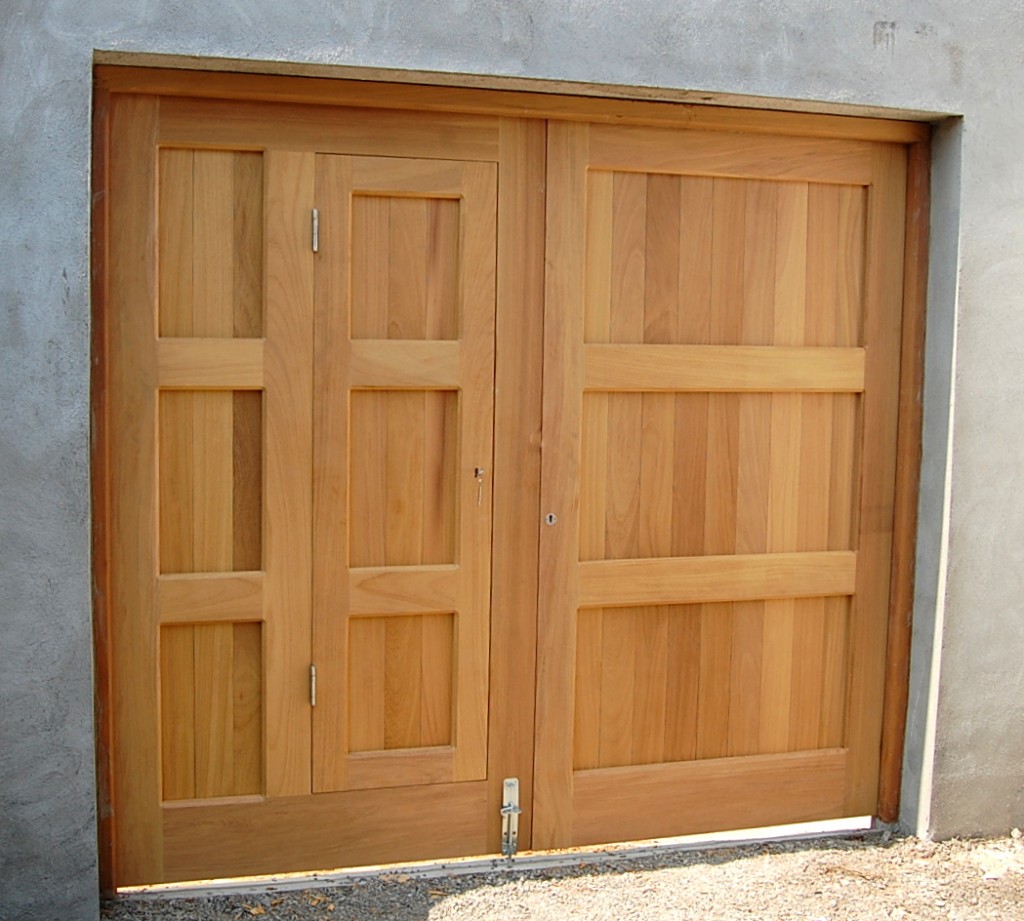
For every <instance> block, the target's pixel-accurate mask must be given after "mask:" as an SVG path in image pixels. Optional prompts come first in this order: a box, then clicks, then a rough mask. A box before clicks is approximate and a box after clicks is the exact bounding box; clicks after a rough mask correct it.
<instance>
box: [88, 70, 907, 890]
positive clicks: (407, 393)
mask: <svg viewBox="0 0 1024 921" xmlns="http://www.w3.org/2000/svg"><path fill="white" fill-rule="evenodd" d="M105 79H107V80H109V81H110V84H111V85H112V86H113V87H114V90H113V91H112V92H111V93H109V95H107V96H101V97H100V100H99V104H98V106H97V111H98V112H99V113H100V116H99V117H100V120H99V125H100V138H99V145H98V148H99V153H100V157H99V164H100V169H99V178H100V185H99V188H100V189H101V191H102V193H103V194H102V196H101V198H100V201H101V207H100V212H99V213H100V216H99V218H98V221H97V226H98V233H97V252H98V253H99V265H100V267H101V268H102V270H103V273H104V274H103V278H104V281H103V283H102V285H101V286H100V289H99V293H100V299H101V301H102V309H101V311H100V313H99V314H98V336H97V342H98V345H99V352H100V356H101V358H102V367H101V372H100V374H99V376H98V378H97V381H98V388H97V396H96V401H97V418H98V420H99V426H100V428H99V433H100V438H99V442H98V443H99V446H100V449H99V451H98V453H97V459H98V460H97V463H98V468H97V469H98V479H99V482H98V485H97V495H98V501H97V522H98V525H99V527H98V531H97V547H98V550H99V553H98V561H99V562H98V566H97V581H98V584H99V586H100V594H101V597H102V599H103V602H102V604H101V609H102V616H101V618H100V624H101V627H102V628H103V629H104V630H107V631H109V676H108V679H107V681H108V683H107V684H106V685H102V686H101V689H100V700H101V706H102V710H101V737H102V738H103V739H104V740H106V741H107V742H109V745H110V752H109V763H110V773H109V787H110V805H111V812H112V815H113V822H112V824H113V831H112V832H109V833H108V834H107V838H106V840H107V841H108V843H109V846H110V855H109V857H108V879H109V880H110V882H111V883H113V884H116V885H130V884H139V883H152V882H158V881H170V880H179V879H196V878H210V877H219V876H231V875H243V874H252V873H270V872H282V871H289V870H302V869H311V868H324V867H336V866H346V865H347V866H351V865H356V864H364V863H375V862H384V861H392V860H407V859H416V858H440V857H448V856H456V855H469V854H481V853H487V852H494V851H496V850H497V849H498V846H499V840H500V828H501V816H500V807H501V804H502V789H503V784H502V781H503V778H505V777H516V778H518V779H519V782H520V804H521V806H522V808H523V813H522V815H521V816H520V829H519V832H520V835H519V840H520V847H529V846H531V845H532V846H534V847H549V846H562V845H568V844H579V843H589V842H597V841H613V840H624V839H635V838H640V837H647V836H651V835H666V834H680V833H685V832H693V831H701V830H710V829H715V828H726V827H740V826H753V825H759V824H765V823H771V822H782V821H786V822H789V821H798V820H801V819H811V818H822V817H831V816H841V815H850V814H865V813H872V812H873V811H874V810H875V802H876V798H877V790H878V772H879V743H880V736H881V729H880V726H881V719H882V694H883V685H884V674H883V673H884V668H885V665H886V624H887V622H888V617H889V613H888V595H889V581H890V571H891V558H892V540H893V515H894V481H895V461H896V436H897V409H898V392H897V390H898V384H899V374H900V369H899V363H900V355H899V351H900V337H901V326H900V324H901V313H902V289H903V246H904V207H905V203H904V187H905V183H906V166H905V146H904V144H903V143H902V142H901V143H895V142H892V143H889V142H884V141H879V140H875V141H866V140H840V139H826V138H821V137H817V138H815V137H807V136H802V128H803V127H805V126H811V123H812V122H813V121H814V120H811V121H810V122H806V121H800V122H799V123H796V122H793V123H786V125H785V127H786V131H785V132H783V134H782V135H778V134H775V133H773V124H774V122H772V121H771V120H770V119H768V120H765V119H767V117H762V121H761V122H759V123H758V126H757V130H755V131H753V132H746V131H742V130H739V129H741V128H743V127H744V125H745V124H746V122H745V121H744V119H743V118H739V117H736V116H734V115H729V114H725V115H721V116H713V117H712V118H711V122H715V118H719V120H720V124H718V128H720V129H721V128H727V129H729V130H707V131H700V130H692V129H689V130H682V129H679V128H671V129H670V128H666V127H654V126H653V125H646V126H644V125H641V124H635V125H632V126H625V125H621V124H618V125H613V124H605V123H604V121H605V120H606V119H605V116H606V115H607V114H608V113H607V110H605V109H602V108H601V104H595V108H594V111H593V117H594V118H595V119H597V121H595V122H593V123H588V121H586V119H585V118H583V117H579V120H578V121H575V122H568V121H561V120H559V118H558V116H559V112H560V109H559V105H556V104H555V103H552V105H551V106H550V107H549V108H548V109H545V110H543V112H537V111H534V113H533V114H534V116H535V117H532V118H521V117H519V116H521V115H524V114H529V113H530V111H531V106H534V107H535V106H536V105H537V98H536V97H532V96H516V97H512V98H506V97H505V96H503V95H498V96H487V95H486V94H485V95H477V94H474V93H467V94H460V93H458V92H456V93H453V94H451V95H446V94H444V93H437V92H435V91H433V90H429V91H427V90H416V89H406V90H401V91H398V90H396V89H395V88H394V87H386V86H376V87H374V86H365V85H363V86H360V85H349V84H337V85H334V84H332V82H331V81H327V82H325V83H319V82H317V81H312V82H309V83H303V84H302V87H301V91H300V87H298V86H297V85H296V84H294V83H292V82H289V81H277V80H269V81H264V82H262V83H261V82H260V81H251V80H249V78H227V77H223V78H217V79H213V78H210V77H209V76H208V75H203V76H202V77H180V76H179V77H175V78H173V79H171V78H168V77H167V76H166V75H161V74H159V73H147V72H138V73H135V72H131V71H129V72H127V76H124V75H123V74H117V75H116V76H115V75H114V74H113V72H111V73H108V74H107V76H106V78H105ZM118 86H120V87H121V89H117V87H118ZM261 87H262V88H263V89H261ZM338 87H340V89H339V88H338ZM186 89H187V90H188V92H186ZM264 90H265V92H266V94H267V95H268V96H272V97H274V98H276V99H277V100H279V101H277V102H268V101H265V100H264V99H262V98H258V97H260V93H261V92H263V91H264ZM219 92H222V93H223V95H224V96H225V98H217V95H218V93H219ZM303 92H309V93H311V95H310V96H308V97H303ZM196 96H207V97H211V98H203V99H201V98H194V97H196ZM298 98H306V104H301V105H300V104H298V103H297V102H296V101H295V100H296V99H298ZM361 100H362V101H366V105H363V104H362V102H361ZM444 100H448V102H447V103H445V102H444ZM346 101H347V103H348V104H347V105H342V104H341V103H343V102H346ZM403 106H404V107H405V110H404V111H399V109H401V108H402V107H403ZM446 106H447V108H448V109H449V111H438V110H443V109H445V107H446ZM569 108H572V107H571V106H570V107H569ZM656 108H657V111H655V109H651V110H650V111H648V110H647V109H644V110H643V112H640V113H639V114H638V115H637V116H636V120H637V121H644V119H645V118H648V116H649V119H648V120H651V121H654V122H659V123H661V124H664V123H665V122H666V116H665V112H664V110H663V109H662V108H660V107H656ZM470 110H472V112H473V113H474V114H465V113H466V112H467V111H470ZM630 111H633V110H632V109H631V110H630ZM638 111H639V110H638ZM672 111H673V112H674V111H675V110H674V109H673V110H672ZM536 116H543V117H536ZM577 116H579V112H577ZM548 118H551V119H552V120H548ZM674 118H675V116H674V115H673V116H672V117H671V118H668V119H667V120H668V121H673V120H674ZM613 120H614V119H613ZM815 124H816V123H815ZM872 124H873V125H874V127H873V128H872V130H873V131H875V132H876V133H877V134H878V135H880V136H882V137H884V138H888V139H889V140H891V141H893V140H900V139H902V140H907V139H910V138H912V137H913V136H916V135H914V134H913V132H908V131H906V130H904V129H903V128H902V127H900V126H898V125H894V124H893V123H872ZM826 127H827V129H828V130H827V131H826V130H822V131H818V132H815V131H813V130H812V131H810V134H811V135H814V134H819V135H821V134H829V133H838V134H840V135H846V136H850V135H851V134H855V133H856V132H853V131H851V130H850V129H849V125H848V123H847V122H846V121H845V120H834V121H830V122H828V123H827V125H826ZM839 129H842V130H839ZM314 228H315V229H314ZM107 566H109V573H107V571H106V569H105V567H107ZM103 638H104V636H103V630H101V641H102V640H103ZM99 648H100V655H101V663H100V664H101V668H100V671H101V674H106V671H105V664H104V663H105V661H106V660H105V659H104V658H103V657H104V656H105V655H106V652H107V647H106V646H105V645H103V644H102V643H101V645H100V647H99ZM535 708H536V710H535Z"/></svg>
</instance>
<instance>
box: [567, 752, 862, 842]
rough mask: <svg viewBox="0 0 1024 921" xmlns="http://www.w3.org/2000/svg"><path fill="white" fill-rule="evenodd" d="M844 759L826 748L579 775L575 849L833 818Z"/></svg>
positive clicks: (839, 810) (837, 808) (839, 799)
mask: <svg viewBox="0 0 1024 921" xmlns="http://www.w3.org/2000/svg"><path fill="white" fill-rule="evenodd" d="M847 760H848V759H847V754H846V751H845V749H826V750H823V751H808V752H789V753H786V754H779V755H751V756H748V757H745V758H721V759H711V760H706V761H685V762H675V763H672V764H658V765H650V766H644V765H638V766H636V767H621V768H604V769H599V770H592V771H576V773H575V790H574V794H573V812H574V814H575V816H576V821H575V824H574V826H573V844H574V845H580V844H600V843H605V842H608V841H610V840H614V841H635V840H637V839H639V838H652V837H659V836H661V835H667V834H672V833H673V831H672V830H673V829H675V828H681V827H686V828H692V829H694V830H697V829H702V830H704V831H709V832H710V831H725V830H727V829H732V828H742V827H744V826H746V827H748V828H749V827H751V825H772V824H778V823H782V822H801V821H813V820H814V819H823V818H834V817H835V816H837V815H840V814H841V813H842V810H843V786H844V779H845V774H846V770H847ZM780 778H786V780H787V783H786V788H785V789H786V794H785V795H782V796H780V795H779V790H780V786H781V785H780V782H779V781H780ZM665 790H672V791H673V795H672V796H671V797H668V798H666V797H665V795H664V791H665ZM609 832H611V837H610V836H609Z"/></svg>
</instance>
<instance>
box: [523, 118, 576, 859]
mask: <svg viewBox="0 0 1024 921" xmlns="http://www.w3.org/2000/svg"><path fill="white" fill-rule="evenodd" d="M588 149H589V128H588V127H587V126H586V125H574V124H556V123H552V124H551V125H549V127H548V172H547V177H548V184H547V187H548V209H547V227H546V237H545V240H546V244H545V246H546V251H547V265H548V271H547V273H546V278H545V307H544V381H545V387H544V398H543V420H544V431H545V433H546V434H545V442H544V451H543V454H542V458H541V464H542V468H541V469H542V472H541V513H542V514H547V513H549V512H550V513H552V514H555V515H557V517H558V522H557V524H555V525H553V526H545V527H542V528H541V534H540V566H539V582H538V626H537V714H536V725H537V732H536V742H535V745H536V748H535V755H534V804H535V806H534V816H533V823H534V824H533V846H534V847H535V848H550V847H564V846H566V845H568V844H569V842H570V841H571V840H572V823H573V815H572V811H573V810H572V759H573V733H572V731H571V726H570V720H571V711H570V707H571V701H572V700H573V690H574V684H575V675H574V661H575V641H576V623H575V621H576V611H577V608H578V604H577V586H576V580H574V579H572V578H566V574H567V573H569V572H571V568H572V567H573V566H575V565H576V563H577V560H578V558H579V550H578V547H579V545H580V541H579V527H580V526H579V508H580V505H579V503H580V496H579V487H578V485H577V483H578V476H579V470H580V442H579V436H578V434H575V433H578V432H579V421H580V420H579V414H580V409H579V406H580V402H581V401H580V397H579V394H580V392H581V390H582V377H583V369H582V362H581V361H580V354H579V353H580V351H581V347H582V340H583V331H584V309H583V307H584V298H583V292H582V290H581V288H582V286H581V285H580V284H579V281H578V280H579V279H580V278H581V277H582V276H583V273H584V263H585V253H584V248H583V242H582V241H583V240H584V239H585V236H584V232H585V226H586V224H585V220H584V215H583V214H582V213H581V211H582V209H581V208H578V207H577V208H571V207H562V206H561V205H562V203H564V202H571V201H576V202H582V201H585V200H586V192H585V190H586V185H585V184H586V175H587V171H586V168H585V164H586V162H587V159H588V156H587V151H588ZM555 432H558V433H561V435H560V437H558V438H554V437H552V436H553V433H555Z"/></svg>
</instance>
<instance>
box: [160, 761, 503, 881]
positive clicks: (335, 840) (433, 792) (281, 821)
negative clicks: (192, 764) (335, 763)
mask: <svg viewBox="0 0 1024 921" xmlns="http://www.w3.org/2000/svg"><path fill="white" fill-rule="evenodd" d="M498 783H499V784H500V783H501V781H500V779H499V781H498ZM486 787H487V784H486V782H484V781H476V782H471V783H455V784H438V785H435V786H429V787H384V788H382V789H379V790H346V791H343V792H339V793H318V794H317V795H316V796H283V797H273V798H268V799H265V800H262V801H259V800H257V801H253V800H252V799H250V798H248V797H246V798H242V797H237V798H231V799H229V800H220V801H218V802H214V803H209V802H207V803H192V802H188V803H180V804H177V805H175V806H170V805H166V806H164V808H163V833H164V838H165V842H166V843H165V846H164V860H165V863H164V877H163V878H164V881H165V882H177V881H184V880H195V879H204V878H208V877H209V875H210V873H211V872H213V873H216V874H217V875H218V876H251V875H254V874H257V873H287V872H294V871H309V870H318V869H324V870H326V869H334V868H337V867H352V866H360V865H366V864H370V863H375V862H378V863H384V862H386V861H387V862H394V861H402V860H424V859H427V858H430V859H438V858H442V857H471V856H477V855H479V854H484V853H486V852H487V850H488V848H487V842H486V840H485V837H484V834H483V833H482V829H483V823H482V822H481V821H480V816H481V814H482V812H483V810H484V808H485V807H486V802H487V790H486Z"/></svg>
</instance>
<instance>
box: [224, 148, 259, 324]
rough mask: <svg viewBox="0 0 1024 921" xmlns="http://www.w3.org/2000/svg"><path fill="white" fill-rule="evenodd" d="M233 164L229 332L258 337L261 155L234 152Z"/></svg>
mask: <svg viewBox="0 0 1024 921" xmlns="http://www.w3.org/2000/svg"><path fill="white" fill-rule="evenodd" d="M232 166H233V172H234V176H233V177H232V178H233V186H234V192H235V195H234V201H233V203H232V204H233V214H232V222H233V229H232V234H231V239H232V241H233V243H234V247H233V253H232V255H233V258H232V263H231V278H232V284H233V291H232V302H233V307H234V319H233V329H232V333H233V335H234V336H236V337H238V338H253V339H258V338H260V337H262V335H263V155H262V154H261V153H235V154H234V157H233V164H232Z"/></svg>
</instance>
